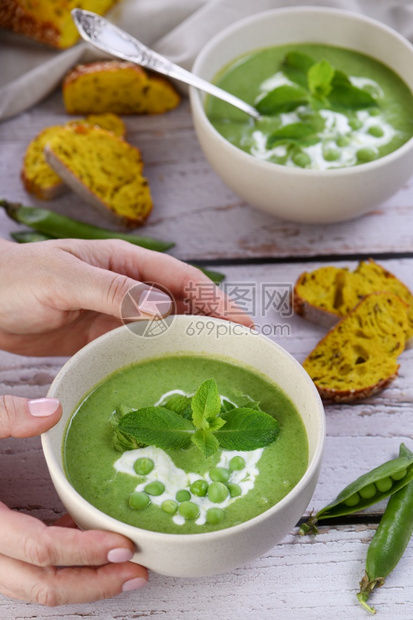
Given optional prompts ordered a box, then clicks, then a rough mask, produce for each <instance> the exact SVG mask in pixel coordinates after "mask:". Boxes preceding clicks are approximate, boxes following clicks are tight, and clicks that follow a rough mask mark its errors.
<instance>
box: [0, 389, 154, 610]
mask: <svg viewBox="0 0 413 620" xmlns="http://www.w3.org/2000/svg"><path fill="white" fill-rule="evenodd" d="M61 413H62V411H61V406H60V404H59V402H58V401H57V400H55V399H49V398H41V399H37V400H32V401H30V400H26V399H25V398H15V397H11V396H3V397H0V439H1V438H5V437H31V436H33V435H38V434H40V433H43V432H44V431H46V430H48V429H49V428H50V427H52V426H54V425H55V424H56V423H57V422H58V420H59V419H60V416H61ZM59 525H60V527H59V526H58V525H54V526H51V527H47V526H46V525H45V524H44V523H42V522H41V521H39V520H37V519H34V518H33V517H30V516H28V515H25V514H22V513H18V512H15V511H11V510H9V508H7V506H5V505H4V504H2V503H1V502H0V593H1V594H4V595H5V596H9V597H11V598H16V599H19V600H23V601H28V602H32V603H38V604H41V605H48V606H54V605H65V604H69V603H86V602H90V601H95V600H97V599H101V598H108V597H111V596H115V595H116V594H119V593H121V592H124V591H126V590H132V589H136V588H140V587H141V586H143V585H145V584H146V582H147V579H148V574H147V571H146V569H145V568H143V567H142V566H139V565H138V564H134V563H132V562H129V561H128V560H130V559H131V558H132V556H133V543H132V542H131V541H130V540H128V539H127V538H125V537H124V536H121V535H120V534H115V533H112V532H104V531H98V530H89V531H84V532H81V531H80V530H78V529H77V528H76V527H75V525H74V523H73V521H71V519H70V517H68V516H66V517H63V519H61V520H60V524H59ZM63 525H64V526H66V527H62V526H63Z"/></svg>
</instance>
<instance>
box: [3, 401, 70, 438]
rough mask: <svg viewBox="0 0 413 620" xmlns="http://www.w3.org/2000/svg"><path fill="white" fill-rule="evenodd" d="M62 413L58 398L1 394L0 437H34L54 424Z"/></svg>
mask: <svg viewBox="0 0 413 620" xmlns="http://www.w3.org/2000/svg"><path fill="white" fill-rule="evenodd" d="M61 415H62V406H61V404H60V403H59V401H58V400H57V399H56V398H36V399H34V400H29V399H27V398H18V397H17V396H0V438H3V439H4V438H5V437H33V436H34V435H40V434H41V433H44V432H45V431H47V430H48V429H49V428H51V427H52V426H54V425H55V424H56V423H57V422H58V421H59V420H60V417H61Z"/></svg>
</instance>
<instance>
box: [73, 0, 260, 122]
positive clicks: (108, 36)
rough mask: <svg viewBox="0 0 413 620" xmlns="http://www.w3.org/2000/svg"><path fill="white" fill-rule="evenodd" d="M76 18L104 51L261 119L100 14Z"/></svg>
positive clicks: (80, 28)
mask: <svg viewBox="0 0 413 620" xmlns="http://www.w3.org/2000/svg"><path fill="white" fill-rule="evenodd" d="M72 17H73V21H74V22H75V25H76V28H77V29H78V31H79V33H80V35H81V36H82V38H83V39H84V40H85V41H87V42H88V43H91V44H92V45H94V46H95V47H97V48H98V49H100V50H102V51H103V52H107V53H108V54H111V55H112V56H116V57H118V58H122V59H123V60H129V61H130V62H134V63H136V64H138V65H141V66H142V67H147V68H148V69H151V70H152V71H156V72H157V73H162V74H163V75H167V76H168V77H170V78H174V79H176V80H179V81H180V82H184V83H185V84H189V85H190V86H195V88H198V89H199V90H203V91H205V92H206V93H209V94H210V95H213V96H214V97H217V98H218V99H222V100H223V101H226V102H227V103H230V104H231V105H233V106H234V107H236V108H239V109H240V110H242V111H243V112H246V113H247V114H249V115H250V116H252V117H253V118H255V119H259V118H260V114H259V113H258V111H257V110H256V109H255V108H254V107H253V106H251V105H249V104H248V103H245V101H242V100H241V99H238V97H235V96H234V95H231V94H230V93H227V92H226V91H225V90H222V89H221V88H218V86H214V84H210V82H207V81H206V80H203V79H202V78H200V77H198V76H196V75H194V74H193V73H190V71H187V70H186V69H183V68H182V67H179V66H178V65H175V64H174V63H173V62H170V61H169V60H168V59H167V58H164V57H163V56H161V55H160V54H157V53H156V52H153V51H152V50H151V49H149V48H148V47H146V45H143V43H140V41H138V40H137V39H135V38H134V37H132V36H131V35H130V34H128V33H127V32H125V31H124V30H121V28H118V27H117V26H114V25H113V24H111V23H110V22H109V21H108V20H107V19H104V18H103V17H101V16H100V15H96V13H91V12H90V11H84V10H83V9H73V10H72Z"/></svg>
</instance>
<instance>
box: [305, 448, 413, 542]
mask: <svg viewBox="0 0 413 620" xmlns="http://www.w3.org/2000/svg"><path fill="white" fill-rule="evenodd" d="M412 479H413V454H412V455H411V456H399V457H398V458H396V459H392V460H391V461H386V463H383V464H382V465H379V466H378V467H375V468H374V469H372V470H371V471H369V472H367V473H365V474H363V475H362V476H360V477H359V478H357V480H354V482H352V483H351V484H349V485H348V486H346V488H345V489H343V490H342V491H341V493H339V494H338V495H337V497H336V499H335V500H334V501H332V502H331V503H330V504H327V506H325V507H324V508H322V509H321V510H319V511H318V512H317V514H315V515H314V516H311V517H310V518H309V520H308V521H307V522H306V523H303V524H302V526H301V528H300V534H301V535H304V534H308V533H312V534H316V533H317V527H316V524H317V522H318V521H320V519H331V518H332V517H342V516H344V515H349V514H352V513H353V512H359V511H360V510H364V509H365V508H367V507H368V506H371V505H372V504H376V503H377V502H380V501H381V500H382V499H385V498H386V497H388V496H389V495H392V494H393V493H395V492H396V491H398V490H399V489H401V488H402V487H404V486H405V485H406V484H407V483H408V482H410V481H411V480H412Z"/></svg>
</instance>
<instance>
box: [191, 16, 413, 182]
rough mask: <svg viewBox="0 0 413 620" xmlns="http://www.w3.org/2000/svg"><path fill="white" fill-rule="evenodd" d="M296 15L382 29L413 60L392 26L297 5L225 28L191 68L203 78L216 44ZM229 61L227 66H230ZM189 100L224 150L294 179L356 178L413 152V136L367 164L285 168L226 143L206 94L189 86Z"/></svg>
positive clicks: (412, 46) (408, 45) (405, 42)
mask: <svg viewBox="0 0 413 620" xmlns="http://www.w3.org/2000/svg"><path fill="white" fill-rule="evenodd" d="M294 13H299V14H303V15H305V14H306V13H307V14H317V13H318V14H326V15H331V16H332V17H337V18H338V19H342V18H346V19H348V20H356V21H359V22H364V23H366V24H368V25H370V26H372V27H373V28H377V29H379V30H382V31H384V32H386V33H387V34H389V35H391V36H393V37H394V38H396V39H398V40H399V42H400V43H401V44H402V45H404V46H405V47H406V49H409V50H410V51H411V54H412V61H413V44H412V43H410V41H409V40H408V39H407V38H406V37H404V36H403V35H402V34H400V33H399V32H397V30H394V29H393V28H391V27H390V26H387V24H384V23H383V22H380V21H379V20H376V19H374V18H372V17H369V16H367V15H363V14H359V13H355V12H353V11H350V10H346V9H338V8H335V7H322V6H294V7H281V8H276V9H269V10H266V11H259V12H258V13H254V14H252V15H249V16H247V17H243V18H241V19H239V20H237V21H236V22H234V23H233V24H230V25H229V26H227V27H225V28H223V29H222V30H220V31H219V32H217V33H216V34H215V35H214V36H213V37H211V39H210V40H209V41H208V43H207V44H206V45H204V47H203V48H202V49H201V50H200V52H199V53H198V54H197V56H196V58H195V60H194V63H193V66H192V72H193V73H195V75H197V76H199V77H203V76H202V75H200V74H199V69H200V66H201V68H202V63H204V62H205V60H206V57H207V55H208V54H209V53H210V52H211V51H212V50H213V49H214V47H215V46H216V45H219V44H220V43H222V42H223V41H225V39H226V38H227V36H228V35H231V34H232V33H234V32H237V31H239V30H241V31H242V30H243V29H244V28H248V27H249V26H250V25H251V24H254V23H256V22H261V21H266V20H267V19H269V18H271V17H273V16H278V15H280V16H282V15H286V14H287V15H288V14H294ZM326 45H329V44H326ZM266 47H268V46H266ZM254 49H261V48H254ZM348 49H354V51H358V50H356V49H355V48H348ZM245 53H248V52H245ZM360 53H361V54H363V52H360ZM236 58H239V56H237V57H236ZM236 58H234V59H233V60H236ZM230 62H231V61H230ZM230 62H229V63H226V64H230ZM378 62H382V61H378ZM382 64H385V63H384V62H382ZM224 66H225V65H223V67H222V68H224ZM391 71H393V72H394V70H393V69H391ZM399 77H400V79H402V80H403V81H405V80H404V78H403V77H402V76H400V75H399ZM409 90H410V91H411V93H412V96H413V89H411V88H409ZM189 98H190V103H191V107H192V111H193V113H194V114H196V115H197V118H198V120H199V121H200V122H202V124H203V125H204V127H207V128H208V130H209V131H210V132H212V135H213V137H214V139H215V140H218V141H219V142H220V143H221V144H222V145H223V146H224V148H227V150H228V151H229V152H233V153H234V154H235V155H236V156H238V157H239V158H240V159H241V160H244V161H245V162H246V163H247V162H251V161H253V162H255V163H254V165H256V166H258V167H260V168H262V169H263V170H274V167H275V170H278V171H279V172H281V171H282V173H283V174H286V175H291V176H293V177H294V176H300V177H302V176H307V177H313V178H316V179H320V178H324V177H326V178H330V179H331V178H332V177H333V176H338V177H341V176H346V175H350V174H353V175H354V174H355V172H356V171H357V172H360V170H362V171H363V170H366V171H368V170H374V169H375V168H381V167H383V166H385V165H386V164H387V163H388V162H392V161H394V160H395V161H397V160H398V159H400V158H401V157H403V155H404V154H405V152H409V151H411V150H413V136H412V137H411V138H409V140H407V142H405V143H404V144H402V145H401V146H399V147H398V148H397V149H395V150H394V151H392V152H390V153H387V154H386V155H383V157H379V158H378V159H375V160H374V161H370V162H364V163H362V164H359V165H354V166H346V167H342V168H328V169H326V170H319V169H316V168H314V169H313V168H311V169H307V168H298V167H295V166H284V165H282V164H277V163H275V162H269V161H265V160H262V159H259V158H257V157H254V156H253V155H251V154H250V153H247V152H246V151H243V150H242V149H240V148H238V147H237V146H235V145H233V144H232V143H231V142H229V141H228V140H226V139H225V138H224V137H223V136H222V135H221V134H220V133H219V132H218V131H217V130H216V129H215V127H214V126H213V125H212V123H211V122H210V120H209V118H208V116H207V115H206V113H205V107H204V105H203V94H202V92H201V91H200V90H198V89H197V88H195V87H194V86H190V87H189Z"/></svg>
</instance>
